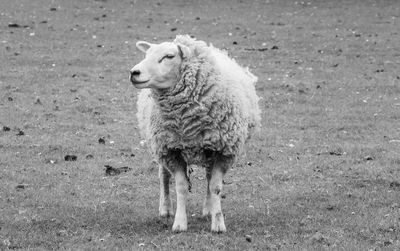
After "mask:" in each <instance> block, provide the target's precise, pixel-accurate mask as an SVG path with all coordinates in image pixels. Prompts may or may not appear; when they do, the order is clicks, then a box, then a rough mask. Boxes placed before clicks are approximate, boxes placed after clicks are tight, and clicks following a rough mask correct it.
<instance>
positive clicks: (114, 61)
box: [0, 0, 400, 250]
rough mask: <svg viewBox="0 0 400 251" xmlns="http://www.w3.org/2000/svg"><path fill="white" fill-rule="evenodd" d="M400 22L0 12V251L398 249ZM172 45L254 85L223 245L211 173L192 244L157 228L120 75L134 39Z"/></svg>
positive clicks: (289, 2) (199, 9)
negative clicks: (223, 64) (246, 76)
mask: <svg viewBox="0 0 400 251" xmlns="http://www.w3.org/2000/svg"><path fill="white" fill-rule="evenodd" d="M399 13H400V2H399V1H397V0H375V1H372V0H367V1H362V0H348V1H345V0H342V1H328V0H315V1H314V0H309V1H305V2H303V1H296V0H279V1H278V0H263V1H261V0H260V1H242V0H235V1H227V0H226V1H222V0H221V1H219V0H218V1H212V0H204V1H195V0H188V1H184V0H174V1H161V0H159V1H153V0H152V1H144V0H143V1H139V0H138V1H135V0H134V1H129V0H120V1H118V0H84V1H78V0H71V1H62V0H36V1H31V0H15V1H5V0H4V1H0V53H1V60H0V184H1V185H0V250H3V249H24V250H27V249H30V250H44V249H47V250H54V249H62V250H101V249H104V250H115V249H123V250H138V249H144V250H148V249H150V250H151V249H162V250H189V249H195V250H216V249H221V250H321V249H327V250H400V237H399V236H400V71H399V67H400V47H399V45H400V21H399V19H400V14H399ZM176 34H191V35H194V36H196V37H197V38H198V39H201V40H205V41H208V42H212V43H213V45H215V46H216V47H219V48H224V49H226V50H227V51H228V52H229V54H230V55H231V56H232V57H234V58H236V59H237V60H238V61H239V62H240V63H241V64H242V65H245V66H249V67H250V69H251V70H252V72H253V73H254V74H255V75H257V76H258V77H259V83H258V85H257V92H258V94H259V96H261V97H262V100H261V101H260V106H261V108H262V111H263V112H262V115H263V120H262V123H263V126H262V128H261V130H260V132H259V133H258V134H257V135H255V136H254V137H253V138H252V140H251V141H250V142H249V144H248V147H247V153H246V154H245V155H244V156H243V157H242V158H241V159H240V161H239V163H238V164H237V165H236V166H235V167H234V168H233V169H232V170H230V171H229V172H228V174H227V176H226V178H225V183H226V185H225V186H224V191H223V195H224V196H223V198H224V199H223V205H222V206H223V210H224V214H225V217H226V219H225V222H226V226H227V228H228V232H227V233H226V234H212V233H210V219H207V218H202V217H201V204H202V198H203V196H204V192H205V180H204V173H203V172H201V170H198V171H197V172H195V173H194V174H193V175H194V178H193V181H194V182H193V185H194V187H193V192H192V193H191V194H190V199H189V215H190V217H189V226H188V227H189V230H188V232H187V233H180V234H176V233H173V232H172V231H171V227H172V219H163V218H159V217H158V216H157V215H158V178H157V167H156V166H155V165H154V164H153V163H152V162H151V156H150V155H149V154H148V153H147V151H146V149H145V148H143V147H142V146H141V145H140V140H141V139H140V137H139V134H138V130H137V121H136V117H135V113H136V104H135V103H136V94H137V90H136V89H135V88H134V87H133V86H132V85H131V84H130V83H129V81H128V77H129V69H130V68H131V67H132V66H133V65H135V64H136V63H137V62H139V61H140V60H141V59H142V57H143V56H142V55H141V54H140V53H139V52H138V51H137V50H136V49H135V43H136V41H137V40H148V41H150V42H160V41H165V40H172V39H173V38H174V37H175V35H176ZM106 165H109V166H112V167H115V168H122V167H128V168H125V169H124V170H125V171H126V172H124V171H123V172H121V173H120V174H118V175H114V174H115V173H111V174H112V175H109V174H110V173H106V167H105V166H106ZM118 170H119V169H118ZM173 194H174V192H173Z"/></svg>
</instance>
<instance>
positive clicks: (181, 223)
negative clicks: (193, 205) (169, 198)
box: [172, 167, 189, 232]
mask: <svg viewBox="0 0 400 251" xmlns="http://www.w3.org/2000/svg"><path fill="white" fill-rule="evenodd" d="M175 185H176V213H175V220H174V224H173V226H172V231H177V232H180V231H186V230H187V215H186V200H187V194H188V188H189V184H188V179H187V177H186V172H185V170H184V168H182V167H178V168H177V169H176V171H175Z"/></svg>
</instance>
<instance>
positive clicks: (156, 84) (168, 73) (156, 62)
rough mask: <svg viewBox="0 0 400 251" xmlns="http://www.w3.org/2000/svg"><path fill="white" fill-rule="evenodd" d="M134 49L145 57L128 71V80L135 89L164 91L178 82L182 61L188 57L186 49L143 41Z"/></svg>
mask: <svg viewBox="0 0 400 251" xmlns="http://www.w3.org/2000/svg"><path fill="white" fill-rule="evenodd" d="M136 47H137V48H138V49H139V50H141V51H142V52H144V53H146V56H145V58H144V59H143V60H142V61H141V62H140V63H138V64H137V65H135V66H134V67H133V68H132V69H131V71H130V72H131V77H130V80H131V82H132V84H133V85H134V86H135V87H137V88H139V89H142V88H154V89H166V88H170V87H173V86H174V85H175V84H176V83H177V82H178V81H179V78H180V66H181V64H182V61H183V60H184V59H185V58H187V57H189V56H190V50H189V48H188V47H186V46H185V45H181V44H177V43H171V42H164V43H161V44H151V43H148V42H145V41H139V42H137V43H136Z"/></svg>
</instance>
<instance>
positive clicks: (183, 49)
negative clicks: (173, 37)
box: [178, 44, 190, 59]
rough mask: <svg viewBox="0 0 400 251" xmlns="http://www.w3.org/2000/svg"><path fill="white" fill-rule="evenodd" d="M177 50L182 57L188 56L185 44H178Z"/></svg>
mask: <svg viewBox="0 0 400 251" xmlns="http://www.w3.org/2000/svg"><path fill="white" fill-rule="evenodd" d="M178 50H179V56H180V57H181V58H182V59H184V58H189V57H190V49H189V47H187V46H186V45H183V44H178Z"/></svg>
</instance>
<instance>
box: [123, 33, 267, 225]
mask: <svg viewBox="0 0 400 251" xmlns="http://www.w3.org/2000/svg"><path fill="white" fill-rule="evenodd" d="M136 46H137V48H138V49H139V50H141V51H143V52H145V53H146V56H145V58H144V60H143V61H141V62H140V63H139V64H137V65H135V66H134V67H133V68H132V69H131V76H130V80H131V82H132V83H133V85H134V86H135V87H137V88H139V89H142V90H141V91H140V93H139V98H138V102H137V106H138V113H137V119H138V122H139V128H140V132H141V134H142V136H143V137H144V138H145V140H146V142H147V144H148V145H149V148H150V150H151V153H152V154H153V156H154V158H155V159H156V161H157V162H158V163H159V178H160V207H159V213H160V215H161V216H169V215H173V207H172V201H171V199H170V196H169V180H170V177H171V174H173V175H174V177H175V183H176V200H177V206H176V214H175V219H174V224H173V226H172V230H173V231H186V230H187V215H186V200H187V198H186V197H187V194H188V189H189V186H190V180H189V169H190V167H189V166H190V165H197V166H203V167H204V168H205V169H206V177H207V181H208V185H207V196H206V199H205V201H204V204H203V215H208V214H211V231H213V232H225V231H226V227H225V223H224V216H223V214H222V210H221V199H220V197H221V189H222V179H223V176H224V174H225V173H226V171H227V170H228V169H229V168H230V167H231V166H232V165H233V164H234V163H235V161H236V160H237V157H238V156H239V155H240V153H241V152H242V150H243V146H244V143H245V141H246V139H247V138H249V136H250V134H251V132H252V131H253V130H254V128H255V127H257V126H258V125H259V123H260V110H259V107H258V100H259V98H258V96H257V95H256V91H255V87H254V85H255V82H256V81H257V77H255V76H254V75H253V74H251V73H250V72H249V70H248V69H247V68H242V67H241V66H239V65H238V64H237V63H236V62H235V61H234V60H233V59H231V58H229V57H228V56H227V54H226V53H224V52H222V51H220V50H219V49H217V48H215V47H213V46H212V45H210V46H207V44H206V43H205V42H203V41H197V40H195V39H192V38H190V37H189V36H187V35H184V36H181V35H179V36H177V37H176V39H175V40H174V41H173V42H164V43H161V44H151V43H148V42H144V41H139V42H137V43H136Z"/></svg>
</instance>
